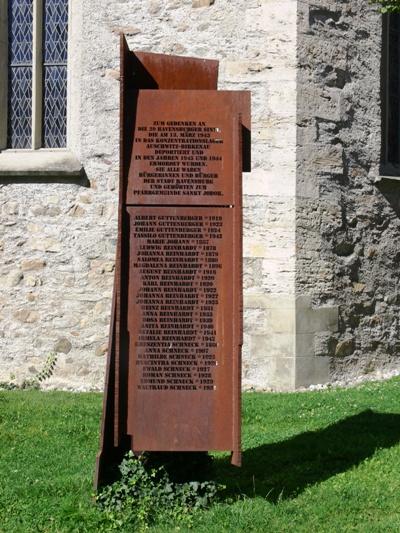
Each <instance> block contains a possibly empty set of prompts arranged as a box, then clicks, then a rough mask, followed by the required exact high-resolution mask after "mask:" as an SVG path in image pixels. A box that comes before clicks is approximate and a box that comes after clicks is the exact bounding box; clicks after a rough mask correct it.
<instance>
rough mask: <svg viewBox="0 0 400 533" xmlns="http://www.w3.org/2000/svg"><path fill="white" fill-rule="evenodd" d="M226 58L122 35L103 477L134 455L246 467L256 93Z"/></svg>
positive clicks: (99, 468)
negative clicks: (225, 70) (246, 289)
mask: <svg viewBox="0 0 400 533" xmlns="http://www.w3.org/2000/svg"><path fill="white" fill-rule="evenodd" d="M217 77H218V63H217V62H216V61H210V60H201V59H193V58H184V57H174V56H164V55H159V54H150V53H133V52H131V51H130V50H129V48H128V46H127V44H126V41H125V38H124V36H121V79H120V84H121V115H120V128H121V130H120V196H119V220H118V244H117V260H116V271H115V286H114V296H113V308H112V319H111V328H110V340H109V350H108V362H107V374H106V382H105V394H104V406H103V419H102V429H101V439H100V451H99V454H98V457H97V467H96V477H95V485H96V487H97V486H99V485H101V484H102V483H103V482H104V480H105V478H106V473H107V468H108V465H109V464H110V463H111V462H115V461H118V460H119V459H120V458H121V457H122V454H123V453H124V452H125V451H126V450H128V449H131V450H133V451H134V452H138V453H139V452H143V451H147V452H156V451H160V452H183V451H192V452H201V451H210V450H230V451H231V452H232V463H233V464H235V465H240V463H241V452H240V380H241V378H240V368H241V345H242V191H241V174H242V170H243V169H245V170H248V169H249V165H250V157H249V131H250V96H249V93H248V92H246V91H218V90H217Z"/></svg>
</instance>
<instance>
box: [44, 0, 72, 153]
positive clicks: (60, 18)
mask: <svg viewBox="0 0 400 533" xmlns="http://www.w3.org/2000/svg"><path fill="white" fill-rule="evenodd" d="M67 41H68V1H67V0H44V31H43V65H44V66H43V147H44V148H61V147H63V146H66V142H67Z"/></svg>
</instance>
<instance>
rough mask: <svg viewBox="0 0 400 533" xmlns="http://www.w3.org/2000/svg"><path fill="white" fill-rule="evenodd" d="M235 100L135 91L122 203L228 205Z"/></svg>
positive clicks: (235, 147)
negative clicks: (134, 122)
mask: <svg viewBox="0 0 400 533" xmlns="http://www.w3.org/2000/svg"><path fill="white" fill-rule="evenodd" d="M235 104H236V102H235V99H234V98H232V92H227V91H218V92H217V91H141V92H140V93H139V97H138V111H137V114H136V125H135V135H134V143H133V150H132V160H131V166H130V172H129V182H128V193H127V203H128V204H146V205H150V204H165V203H169V204H174V205H232V204H233V202H234V187H235V186H238V180H237V179H236V180H235V179H233V176H234V174H235V170H234V169H237V166H238V161H237V160H235V159H237V158H238V156H239V153H238V152H239V149H240V146H239V139H238V135H239V131H238V116H237V109H236V105H235ZM237 174H238V170H236V175H237Z"/></svg>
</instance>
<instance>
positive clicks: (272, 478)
mask: <svg viewBox="0 0 400 533" xmlns="http://www.w3.org/2000/svg"><path fill="white" fill-rule="evenodd" d="M398 442H400V414H391V413H376V412H373V411H370V410H366V411H363V412H361V413H359V414H357V415H354V416H351V417H348V418H345V419H343V420H340V421H339V422H336V423H335V424H332V425H330V426H328V427H326V428H323V429H320V430H316V431H307V432H305V433H301V434H299V435H296V436H294V437H292V438H290V439H287V440H284V441H281V442H275V443H272V444H262V445H261V446H257V447H255V448H250V449H248V450H245V451H244V452H243V467H242V468H240V469H232V467H231V466H230V465H229V463H228V459H225V458H223V459H215V460H214V475H213V477H214V479H215V480H216V481H217V482H219V483H223V484H224V485H226V487H227V490H226V496H227V497H232V496H233V495H238V494H241V495H244V496H247V497H263V498H266V499H267V500H268V501H270V502H273V503H276V502H277V501H279V500H282V499H290V498H295V497H296V496H297V495H298V494H300V493H301V492H302V491H303V490H304V489H305V488H306V487H308V486H310V485H314V484H316V483H320V482H321V481H324V480H326V479H328V478H330V477H332V476H334V475H336V474H338V473H341V472H345V471H346V470H349V469H350V468H352V467H354V466H357V465H359V464H360V463H361V462H362V461H364V460H365V459H367V458H368V457H371V456H372V455H373V454H374V453H375V451H376V450H378V449H380V448H390V447H392V446H394V445H395V444H397V443H398Z"/></svg>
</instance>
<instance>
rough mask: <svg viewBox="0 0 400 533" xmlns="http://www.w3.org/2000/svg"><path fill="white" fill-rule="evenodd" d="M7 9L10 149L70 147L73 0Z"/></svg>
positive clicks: (12, 4)
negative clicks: (70, 18)
mask: <svg viewBox="0 0 400 533" xmlns="http://www.w3.org/2000/svg"><path fill="white" fill-rule="evenodd" d="M8 5H9V8H8V51H9V54H8V55H9V58H8V59H9V61H8V65H9V67H8V134H7V146H8V147H9V148H41V147H43V148H62V147H65V146H66V143H67V52H68V47H67V45H68V42H67V41H68V0H9V2H8ZM32 125H33V126H32Z"/></svg>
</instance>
